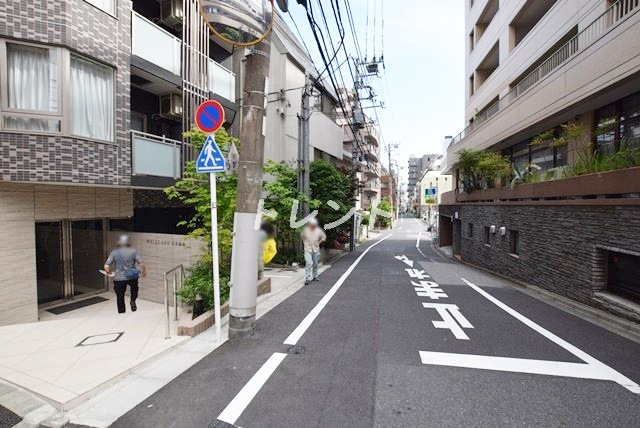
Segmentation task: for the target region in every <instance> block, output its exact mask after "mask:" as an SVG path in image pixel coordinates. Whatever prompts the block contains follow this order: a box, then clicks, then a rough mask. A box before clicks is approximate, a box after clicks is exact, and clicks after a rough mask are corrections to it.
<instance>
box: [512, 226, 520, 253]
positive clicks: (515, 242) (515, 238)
mask: <svg viewBox="0 0 640 428" xmlns="http://www.w3.org/2000/svg"><path fill="white" fill-rule="evenodd" d="M509 253H511V254H514V255H518V254H520V236H519V234H518V231H517V230H509Z"/></svg>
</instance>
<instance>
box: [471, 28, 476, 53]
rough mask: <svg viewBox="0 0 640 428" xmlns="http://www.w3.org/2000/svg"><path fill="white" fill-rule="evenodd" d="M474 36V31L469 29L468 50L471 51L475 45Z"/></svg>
mask: <svg viewBox="0 0 640 428" xmlns="http://www.w3.org/2000/svg"><path fill="white" fill-rule="evenodd" d="M475 37H476V33H475V31H473V30H471V32H470V33H469V52H473V48H474V47H475V42H476V40H475Z"/></svg>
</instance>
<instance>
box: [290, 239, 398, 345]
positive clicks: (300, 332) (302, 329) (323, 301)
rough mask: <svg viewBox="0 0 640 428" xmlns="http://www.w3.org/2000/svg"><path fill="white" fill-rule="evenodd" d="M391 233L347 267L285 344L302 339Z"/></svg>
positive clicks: (293, 343)
mask: <svg viewBox="0 0 640 428" xmlns="http://www.w3.org/2000/svg"><path fill="white" fill-rule="evenodd" d="M391 235H392V234H389V235H387V236H385V237H384V238H382V239H380V240H379V241H378V242H376V243H374V244H372V245H371V246H370V247H369V248H367V249H366V250H364V252H363V253H362V254H360V257H358V258H357V259H356V261H355V262H353V264H352V265H351V266H349V269H347V270H346V272H345V273H343V274H342V276H341V277H340V279H338V281H336V283H335V284H333V287H331V289H330V290H329V291H328V292H327V294H325V295H324V297H322V299H321V300H320V301H319V302H318V303H317V304H316V306H314V308H313V309H311V312H309V313H308V314H307V316H306V317H305V318H304V319H303V320H302V322H300V324H298V326H297V327H296V329H295V330H293V332H292V333H291V334H290V335H289V337H287V338H286V339H285V341H284V344H285V345H295V344H296V343H298V340H300V338H301V337H302V335H303V334H304V333H305V332H306V331H307V329H308V328H309V327H310V326H311V324H312V323H313V322H314V321H315V319H316V318H317V317H318V315H319V314H320V312H322V310H323V309H324V307H325V306H327V303H329V300H331V298H332V297H333V295H334V294H336V292H337V291H338V290H339V289H340V287H342V284H343V283H344V282H345V281H346V279H347V278H348V277H349V275H351V272H353V270H354V269H355V268H356V266H358V264H359V263H360V261H361V260H362V259H363V258H364V256H366V255H367V253H368V252H369V251H370V250H371V249H372V248H373V247H375V246H376V245H378V244H379V243H381V242H382V241H384V240H385V239H387V238H389V237H390V236H391Z"/></svg>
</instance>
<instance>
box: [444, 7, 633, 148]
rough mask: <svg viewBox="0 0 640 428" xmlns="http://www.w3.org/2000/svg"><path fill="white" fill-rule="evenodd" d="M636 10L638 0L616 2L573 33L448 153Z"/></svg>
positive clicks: (455, 140) (485, 112)
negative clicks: (571, 36) (572, 35)
mask: <svg viewBox="0 0 640 428" xmlns="http://www.w3.org/2000/svg"><path fill="white" fill-rule="evenodd" d="M639 9H640V0H618V1H617V2H615V3H613V4H612V5H611V6H610V7H609V8H608V9H607V10H606V11H605V12H604V13H603V14H602V15H600V16H599V17H597V18H596V19H595V20H594V21H593V22H591V24H589V25H588V26H587V27H585V28H584V29H583V30H582V31H580V32H579V33H578V34H576V35H575V36H574V37H573V38H571V39H570V40H569V41H568V42H567V43H565V44H564V45H563V46H562V47H561V48H559V49H558V50H556V51H555V52H554V53H553V54H551V55H550V56H549V58H547V59H546V60H545V61H544V62H543V63H542V64H540V65H539V66H538V67H536V68H535V69H534V70H533V71H532V72H531V73H529V74H528V75H527V76H525V77H524V78H523V79H522V80H520V82H518V83H517V84H516V85H515V86H514V87H513V88H511V90H510V91H509V92H508V93H507V94H506V95H505V96H503V97H502V98H500V99H499V100H497V101H495V102H494V103H492V104H490V105H489V106H488V107H486V108H485V109H483V111H482V112H481V113H479V114H478V115H476V116H475V117H474V120H473V122H472V123H471V124H469V126H467V127H466V128H465V129H463V130H462V132H460V133H459V134H458V135H456V136H455V137H454V138H453V139H452V140H451V143H449V146H448V147H447V150H448V149H450V148H451V147H453V146H454V145H456V144H457V143H459V142H460V141H462V140H463V139H465V138H466V137H467V135H469V134H470V133H471V132H473V131H474V130H475V129H476V128H478V127H479V126H480V125H482V124H483V123H485V122H486V121H488V120H489V119H491V118H492V117H493V116H495V115H496V114H497V113H498V112H500V111H501V110H503V109H504V108H505V107H507V106H508V105H510V104H511V103H512V102H514V101H515V100H516V99H517V98H518V97H520V96H521V95H522V94H524V93H525V92H527V91H528V90H529V89H531V88H532V87H533V86H535V85H536V84H537V83H538V82H540V81H541V80H542V79H544V78H545V77H546V76H547V75H549V74H550V73H551V72H552V71H554V70H556V69H558V68H559V67H561V66H562V65H564V64H565V63H567V62H568V61H569V60H571V59H572V58H573V57H574V56H575V55H576V54H577V53H579V52H582V51H583V50H585V49H586V48H588V47H589V46H591V45H592V44H593V43H594V42H595V41H596V40H598V39H600V38H601V37H602V36H603V35H604V34H606V33H607V32H609V31H611V30H612V29H613V28H615V27H616V26H617V25H618V24H619V23H620V22H622V21H623V20H625V19H626V18H627V17H629V16H630V15H631V14H633V13H635V12H637V11H638V10H639Z"/></svg>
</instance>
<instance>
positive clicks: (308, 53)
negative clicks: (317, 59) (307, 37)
mask: <svg viewBox="0 0 640 428" xmlns="http://www.w3.org/2000/svg"><path fill="white" fill-rule="evenodd" d="M287 13H288V14H289V18H291V22H293V26H294V27H295V28H296V32H297V33H298V37H300V41H301V42H302V45H303V46H304V50H305V51H307V55H309V59H310V60H311V63H312V64H313V57H312V56H311V52H310V51H309V47H308V46H307V44H306V43H305V41H304V37H302V34H301V33H300V28H298V23H297V22H296V20H295V19H293V15H291V11H290V10H287ZM314 66H315V64H314Z"/></svg>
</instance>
